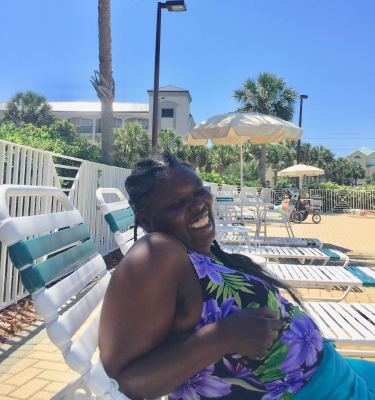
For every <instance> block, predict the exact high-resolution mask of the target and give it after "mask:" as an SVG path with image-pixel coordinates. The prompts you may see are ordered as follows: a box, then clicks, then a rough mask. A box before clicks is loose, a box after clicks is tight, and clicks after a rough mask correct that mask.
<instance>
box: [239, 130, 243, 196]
mask: <svg viewBox="0 0 375 400" xmlns="http://www.w3.org/2000/svg"><path fill="white" fill-rule="evenodd" d="M240 140H241V145H240V146H241V152H240V154H241V192H242V186H243V154H242V136H241V137H240Z"/></svg>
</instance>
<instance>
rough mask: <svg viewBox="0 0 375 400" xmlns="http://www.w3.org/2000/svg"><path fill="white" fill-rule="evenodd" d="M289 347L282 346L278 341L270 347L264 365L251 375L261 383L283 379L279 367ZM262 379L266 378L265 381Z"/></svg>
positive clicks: (283, 375)
mask: <svg viewBox="0 0 375 400" xmlns="http://www.w3.org/2000/svg"><path fill="white" fill-rule="evenodd" d="M289 347H290V345H289V344H284V343H283V342H282V341H281V340H278V341H277V342H276V343H275V345H274V346H273V347H271V349H270V351H269V353H268V356H267V359H266V361H265V362H264V364H263V365H261V366H260V367H259V368H257V369H256V370H255V371H253V374H254V375H255V376H257V377H258V379H259V380H260V381H261V382H262V383H268V382H272V381H275V380H276V379H282V378H284V377H285V372H284V371H281V369H280V366H281V364H282V362H283V361H284V360H285V358H286V357H287V355H288V349H289ZM264 377H267V378H266V379H265V378H264Z"/></svg>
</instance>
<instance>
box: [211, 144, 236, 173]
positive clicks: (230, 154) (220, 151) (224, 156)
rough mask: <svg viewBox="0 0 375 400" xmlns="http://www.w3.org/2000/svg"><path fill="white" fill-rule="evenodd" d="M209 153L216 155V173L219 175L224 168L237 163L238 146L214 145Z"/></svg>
mask: <svg viewBox="0 0 375 400" xmlns="http://www.w3.org/2000/svg"><path fill="white" fill-rule="evenodd" d="M211 152H212V153H214V154H216V155H217V158H218V160H219V164H218V166H217V172H218V173H221V172H222V171H223V169H224V168H225V167H227V166H228V165H230V164H233V163H235V162H236V161H239V159H240V149H239V146H226V145H224V144H216V145H213V146H212V147H211Z"/></svg>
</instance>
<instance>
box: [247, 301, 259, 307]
mask: <svg viewBox="0 0 375 400" xmlns="http://www.w3.org/2000/svg"><path fill="white" fill-rule="evenodd" d="M259 306H260V304H259V303H256V302H255V301H252V302H251V303H249V304H248V305H247V306H246V307H250V308H259Z"/></svg>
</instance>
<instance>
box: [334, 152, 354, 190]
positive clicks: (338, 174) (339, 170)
mask: <svg viewBox="0 0 375 400" xmlns="http://www.w3.org/2000/svg"><path fill="white" fill-rule="evenodd" d="M332 175H333V177H334V180H335V181H336V182H337V183H338V184H339V185H343V184H344V180H345V178H347V177H348V176H350V163H349V160H347V159H346V158H343V157H339V158H338V159H337V160H335V162H334V166H333V171H332Z"/></svg>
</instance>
